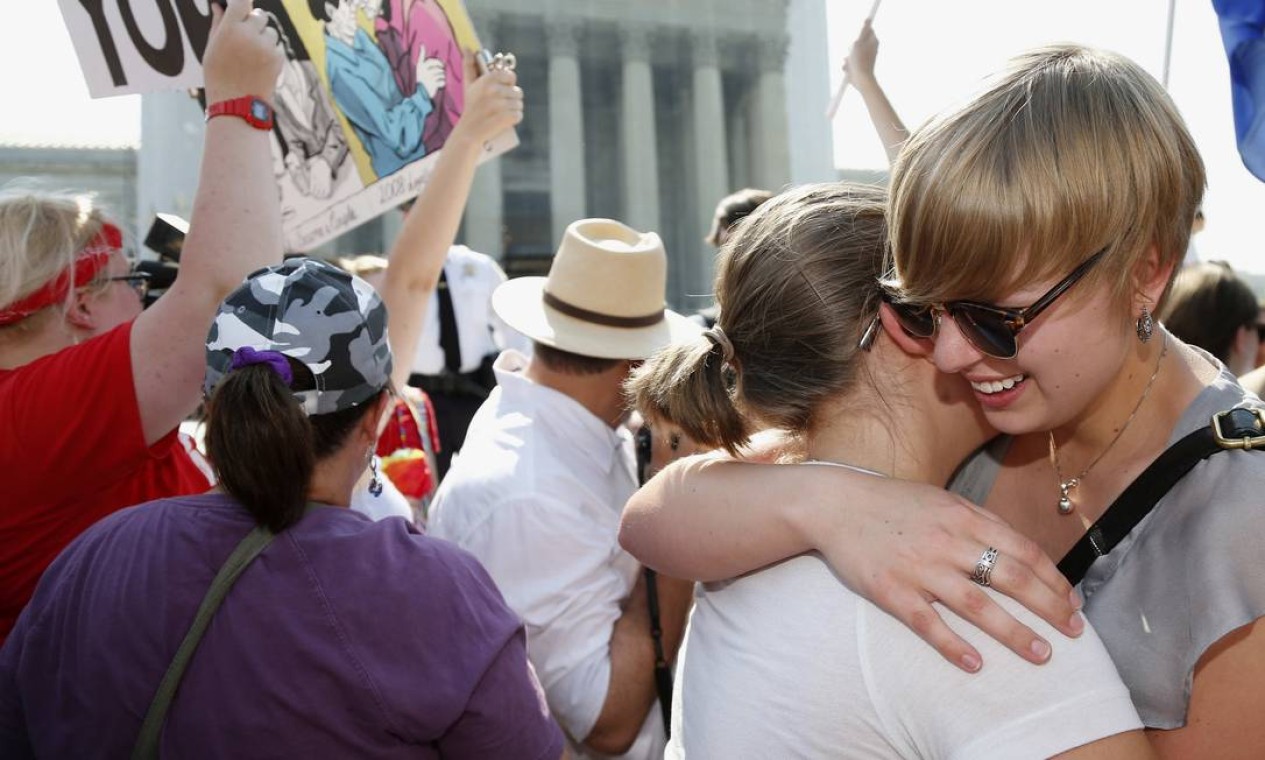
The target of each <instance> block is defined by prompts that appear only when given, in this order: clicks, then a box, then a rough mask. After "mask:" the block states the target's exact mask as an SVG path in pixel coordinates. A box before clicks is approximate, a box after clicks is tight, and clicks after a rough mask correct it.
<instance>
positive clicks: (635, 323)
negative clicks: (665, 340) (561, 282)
mask: <svg viewBox="0 0 1265 760" xmlns="http://www.w3.org/2000/svg"><path fill="white" fill-rule="evenodd" d="M541 297H542V298H543V299H544V302H545V305H546V306H549V307H551V308H553V309H555V310H556V311H560V312H562V313H563V314H565V315H567V316H568V317H573V318H575V319H578V320H580V321H581V322H588V323H590V324H594V325H602V326H603V327H651V326H653V325H657V324H659V323H660V322H662V321H663V309H659V310H658V311H657V312H655V313H654V314H647V315H645V316H644V317H616V316H612V315H610V314H601V313H599V312H596V311H589V310H588V309H581V308H580V307H579V306H575V305H573V304H569V303H567V302H566V301H564V300H562V299H561V298H558V297H557V296H555V295H553V294H552V293H550V292H549V291H547V290H546V291H544V292H543V293H542V294H541Z"/></svg>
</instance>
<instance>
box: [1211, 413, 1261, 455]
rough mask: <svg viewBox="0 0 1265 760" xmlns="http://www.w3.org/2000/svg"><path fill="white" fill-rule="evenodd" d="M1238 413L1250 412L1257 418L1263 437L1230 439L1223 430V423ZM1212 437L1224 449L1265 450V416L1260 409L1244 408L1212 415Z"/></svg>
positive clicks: (1247, 436)
mask: <svg viewBox="0 0 1265 760" xmlns="http://www.w3.org/2000/svg"><path fill="white" fill-rule="evenodd" d="M1237 411H1245V412H1250V413H1251V414H1252V416H1253V417H1255V418H1256V426H1257V428H1258V429H1259V430H1261V431H1262V435H1240V436H1237V437H1229V436H1227V435H1225V432H1224V431H1223V430H1222V427H1221V423H1222V421H1224V420H1225V419H1226V418H1228V417H1229V416H1230V414H1231V413H1233V412H1237ZM1212 437H1213V438H1214V439H1215V440H1216V442H1217V445H1218V446H1220V447H1221V448H1223V449H1242V450H1243V451H1251V450H1252V449H1258V448H1265V414H1262V412H1261V410H1260V409H1256V408H1244V407H1240V409H1227V410H1226V411H1224V412H1217V413H1216V414H1214V415H1212Z"/></svg>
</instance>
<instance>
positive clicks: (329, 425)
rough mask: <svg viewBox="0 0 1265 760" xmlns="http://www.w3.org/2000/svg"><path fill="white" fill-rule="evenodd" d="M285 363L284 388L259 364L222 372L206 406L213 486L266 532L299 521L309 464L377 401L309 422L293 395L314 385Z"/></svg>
mask: <svg viewBox="0 0 1265 760" xmlns="http://www.w3.org/2000/svg"><path fill="white" fill-rule="evenodd" d="M289 362H290V368H291V370H292V372H293V375H294V383H293V385H292V386H291V387H287V386H286V384H285V381H284V380H282V379H281V376H280V375H278V374H277V373H276V371H275V370H273V369H272V368H271V367H270V366H268V365H267V364H253V365H249V366H245V367H242V368H240V369H235V370H233V371H231V372H229V373H228V375H226V376H225V377H224V379H223V380H222V381H221V382H220V384H219V385H218V386H217V387H216V389H215V391H214V392H213V393H212V394H211V398H210V400H209V401H208V402H207V425H206V446H207V453H208V455H209V458H210V460H211V464H212V466H214V468H215V472H216V474H217V475H218V477H219V481H220V486H221V487H222V488H223V489H224V490H225V491H227V492H228V493H229V495H231V496H232V497H233V498H234V499H236V500H237V501H239V502H240V503H241V504H242V506H244V507H245V508H246V509H247V510H248V511H249V512H250V513H251V515H253V516H254V518H255V521H256V522H257V523H259V524H260V525H263V526H265V527H267V528H268V529H270V530H272V531H273V532H274V533H276V532H280V531H282V530H285V529H286V528H288V527H290V526H291V525H293V524H294V523H296V522H298V520H299V518H300V517H302V516H303V510H304V509H305V508H306V506H307V501H308V488H309V487H310V485H311V481H312V473H313V471H314V470H315V469H316V463H317V461H319V460H320V459H322V458H324V457H326V456H328V455H330V454H332V453H333V452H334V451H336V450H337V449H338V448H339V446H341V445H342V443H343V442H344V441H345V440H346V439H347V435H348V434H349V433H350V432H351V430H352V428H353V427H355V425H356V423H357V422H359V421H360V419H361V418H363V417H364V415H365V412H366V410H367V409H370V408H372V406H373V402H374V401H376V400H377V398H378V396H373V397H371V398H370V399H368V401H366V402H364V403H361V404H359V405H357V406H354V407H352V408H350V409H344V410H342V411H339V412H331V413H329V414H322V415H317V416H313V417H310V418H309V417H308V415H307V414H305V413H304V411H303V409H302V407H301V406H299V402H298V401H297V400H295V398H294V395H293V391H295V390H310V389H312V388H315V387H316V382H315V379H314V378H313V377H312V373H311V371H310V370H308V369H307V368H306V367H304V366H303V365H302V364H300V363H298V362H296V361H293V360H289Z"/></svg>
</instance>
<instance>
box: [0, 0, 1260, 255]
mask: <svg viewBox="0 0 1265 760" xmlns="http://www.w3.org/2000/svg"><path fill="white" fill-rule="evenodd" d="M826 4H827V15H828V24H827V28H828V30H829V35H830V49H831V58H832V60H834V61H836V62H838V61H841V60H842V57H843V56H844V54H845V53H846V51H847V48H848V45H849V44H850V43H851V40H852V38H853V37H854V36H855V34H856V31H857V30H858V29H859V28H860V24H861V20H862V19H863V17H864V16H865V14H866V13H867V12H868V11H869V9H870V7H871V6H872V4H873V3H872V0H827V2H826ZM16 10H17V14H16V15H17V18H18V20H20V22H21V23H14V21H15V19H14V17H13V14H12V13H11V15H10V17H9V22H8V23H5V24H0V64H2V66H0V70H2V71H4V76H2V77H0V102H3V103H4V104H5V106H4V109H3V114H4V115H3V117H0V143H14V142H17V143H35V144H74V145H135V144H136V143H137V142H138V141H139V139H140V99H139V97H137V96H125V97H119V98H108V99H102V100H92V99H90V98H89V97H88V90H87V86H86V85H85V84H84V80H83V75H82V73H81V72H80V69H79V63H78V61H77V59H76V58H75V55H74V51H73V48H72V46H71V42H70V37H69V34H68V33H67V32H66V27H65V24H64V23H63V21H62V17H61V14H60V12H59V11H58V8H57V2H56V0H35V1H34V2H22V3H19V4H17V6H16ZM1167 15H1168V3H1167V2H1165V0H1112V1H1111V2H1102V0H1059V1H1058V2H1048V1H1046V2H1016V1H1015V0H948V1H945V2H930V1H929V0H916V1H915V0H884V2H883V3H882V5H881V7H880V9H879V11H878V14H877V18H876V21H875V29H876V30H877V32H878V35H879V39H880V41H881V48H880V52H879V61H878V74H879V77H880V80H881V81H882V83H883V85H884V87H885V88H886V90H887V92H888V95H889V97H890V98H891V100H892V101H893V103H894V104H895V106H896V109H897V110H898V111H899V112H900V114H901V116H902V117H903V118H904V120H905V122H906V123H907V124H908V125H910V126H911V127H913V126H916V125H917V124H919V123H921V122H922V121H923V120H925V119H926V118H928V117H929V116H931V115H932V114H934V113H935V112H937V111H938V110H940V109H942V108H944V107H946V106H948V105H951V104H953V103H954V102H956V101H958V100H960V99H962V98H963V97H966V96H967V95H969V94H970V92H972V91H973V90H974V89H975V88H976V87H977V86H978V84H979V82H980V80H981V79H982V78H983V77H984V76H985V75H986V74H987V73H988V72H990V71H992V70H994V69H996V68H998V67H999V66H1000V65H1002V64H1003V63H1004V62H1005V60H1006V59H1007V58H1009V57H1010V56H1011V55H1013V54H1015V53H1017V52H1019V51H1021V50H1024V49H1026V48H1029V47H1034V46H1037V45H1041V44H1045V43H1049V42H1062V41H1071V42H1080V43H1085V44H1090V45H1095V46H1099V47H1104V48H1109V49H1112V50H1116V51H1118V52H1120V53H1123V54H1125V55H1127V56H1129V57H1131V58H1133V59H1134V60H1136V61H1137V62H1139V63H1140V64H1142V65H1143V66H1144V67H1146V68H1147V69H1148V70H1149V71H1151V72H1152V73H1153V74H1155V76H1156V77H1157V78H1158V77H1160V76H1161V73H1162V70H1163V62H1164V48H1165V45H1164V41H1165V30H1166V24H1167ZM1175 18H1176V23H1175V25H1174V35H1173V48H1172V60H1171V70H1170V80H1169V91H1170V92H1171V93H1172V95H1173V98H1174V100H1175V101H1176V102H1177V105H1178V107H1179V108H1180V109H1181V111H1182V113H1183V115H1184V116H1185V118H1186V120H1187V123H1188V125H1189V127H1190V129H1191V132H1192V133H1193V134H1194V136H1195V140H1196V141H1197V142H1198V144H1199V147H1200V150H1201V152H1202V154H1203V158H1204V161H1205V163H1206V164H1207V167H1208V179H1209V186H1208V194H1207V198H1206V201H1205V204H1204V210H1205V214H1206V216H1207V219H1208V227H1207V229H1206V230H1205V231H1204V232H1203V233H1201V234H1200V235H1199V237H1198V238H1197V239H1196V244H1197V246H1198V250H1199V254H1200V256H1201V257H1203V258H1221V259H1225V260H1227V261H1229V262H1231V263H1232V264H1233V265H1234V266H1235V267H1237V268H1239V269H1241V270H1244V271H1249V272H1260V273H1265V244H1262V239H1261V235H1260V233H1259V232H1258V228H1257V227H1256V226H1255V222H1256V221H1257V219H1259V217H1260V215H1261V214H1262V212H1265V183H1262V182H1261V181H1259V180H1257V179H1256V178H1254V177H1253V176H1252V175H1251V174H1249V173H1248V171H1247V170H1246V169H1245V168H1243V164H1242V162H1241V161H1240V159H1239V155H1238V152H1237V150H1236V147H1235V144H1234V127H1233V122H1232V119H1231V113H1230V90H1229V75H1228V73H1227V64H1226V59H1225V53H1224V51H1223V49H1222V46H1221V37H1220V33H1219V32H1218V29H1217V21H1216V15H1215V14H1214V13H1213V10H1212V3H1211V0H1178V2H1177V6H1176V16H1175ZM831 76H832V80H831V84H832V87H833V85H834V84H836V83H837V81H838V79H839V77H840V76H841V73H840V72H839V71H838V70H837V69H836V70H835V71H834V72H832V74H831ZM834 127H835V131H834V138H835V163H836V165H838V166H840V167H845V168H882V167H884V166H886V158H885V156H884V154H883V151H882V146H881V145H879V143H878V139H877V138H876V137H875V135H874V131H873V129H872V128H871V127H870V124H869V121H868V119H867V117H866V115H865V109H864V107H863V105H862V104H861V100H860V98H859V96H857V94H856V93H855V92H851V93H849V94H848V96H847V97H846V98H845V100H844V102H843V105H842V108H841V109H840V113H839V116H838V117H837V119H836V121H835V125H834Z"/></svg>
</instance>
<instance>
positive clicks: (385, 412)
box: [0, 0, 1265, 760]
mask: <svg viewBox="0 0 1265 760" xmlns="http://www.w3.org/2000/svg"><path fill="white" fill-rule="evenodd" d="M331 5H333V4H331ZM212 14H213V22H212V29H211V33H210V39H209V43H208V45H207V50H206V53H205V56H204V61H203V63H204V68H205V75H206V92H207V102H208V103H211V104H216V103H222V102H226V101H233V100H237V99H242V98H245V99H247V100H251V99H258V100H262V101H265V102H267V101H269V100H270V99H271V98H272V97H273V93H274V88H275V86H276V83H277V81H278V75H279V74H280V73H281V71H282V67H283V65H284V61H285V56H284V54H283V50H282V46H281V45H280V44H279V40H278V33H277V31H276V27H275V26H270V25H269V24H268V21H267V16H266V14H264V13H262V12H261V11H259V10H252V3H251V1H250V0H229V2H228V3H227V6H226V7H225V8H223V9H221V8H220V6H218V5H216V4H212ZM877 50H878V40H877V37H876V36H875V34H874V30H873V29H872V28H871V26H870V25H869V23H868V22H867V23H866V25H865V27H864V28H863V30H862V32H861V35H860V37H859V38H858V39H857V41H856V42H855V43H854V45H853V48H852V51H851V54H850V56H849V59H848V63H847V68H848V73H849V76H850V77H851V80H852V82H853V83H854V85H855V86H856V87H857V89H858V90H859V91H860V92H861V94H862V96H863V98H864V100H865V104H866V106H867V108H868V109H869V111H870V114H871V117H872V119H873V121H874V123H875V126H876V129H877V130H878V131H879V134H880V136H881V137H882V139H883V141H884V145H885V146H886V147H887V148H888V151H889V156H890V157H891V159H892V162H893V166H892V174H891V181H890V186H889V187H888V188H883V187H877V186H868V185H860V184H854V183H846V182H834V183H821V184H811V185H802V186H793V187H786V188H773V189H766V190H758V189H750V188H748V189H746V190H742V191H740V192H738V193H735V194H734V195H732V196H730V197H727V198H725V199H722V201H721V202H720V204H719V205H718V207H717V210H716V217H715V223H714V225H713V229H712V231H711V232H710V233H709V235H708V239H707V242H708V243H709V244H711V245H713V246H715V247H716V249H717V254H716V281H715V296H716V306H715V308H714V309H712V310H710V311H708V312H705V313H700V314H696V315H682V314H678V313H676V312H674V311H672V310H670V309H668V308H667V307H666V305H665V292H666V278H667V270H668V263H667V262H668V258H667V257H668V256H669V255H670V253H671V252H669V251H666V250H665V248H664V245H663V242H662V240H661V239H660V238H659V236H658V235H657V234H656V233H655V232H654V231H645V230H636V229H633V228H631V227H629V226H627V225H625V224H622V223H620V222H619V221H616V220H611V219H579V220H574V221H573V222H572V223H571V224H570V225H569V226H568V227H567V229H566V232H565V234H564V236H563V238H562V240H560V241H559V244H558V248H557V252H556V254H555V256H554V258H553V261H552V264H551V268H550V270H549V273H548V276H546V277H520V278H515V279H512V280H508V281H506V280H505V277H504V273H503V272H500V270H499V268H497V267H496V265H495V262H491V260H490V259H488V260H487V261H485V260H484V259H486V257H482V258H480V257H481V256H482V255H481V254H478V253H476V252H472V251H469V250H468V249H464V248H462V247H460V246H455V245H454V241H455V239H456V237H457V233H458V228H459V225H460V221H461V216H462V213H463V210H464V207H465V205H466V201H467V199H468V197H469V194H470V190H471V185H472V182H473V177H474V172H475V167H476V166H477V163H478V160H479V155H480V153H481V152H482V150H483V146H484V145H485V143H487V142H488V141H489V140H491V139H492V138H494V137H495V136H497V135H499V134H500V133H502V132H504V131H505V130H506V129H509V128H511V127H513V126H515V125H517V124H518V123H520V122H521V120H522V118H523V98H524V94H523V92H522V90H521V89H519V88H518V86H517V80H516V77H515V74H514V72H513V71H512V70H510V69H507V68H505V67H500V66H494V67H491V68H487V69H486V70H483V71H481V72H476V70H475V67H474V61H473V59H471V60H469V61H467V62H466V64H467V68H466V70H465V71H463V72H462V76H461V77H460V78H459V79H460V80H461V81H463V82H464V91H463V93H462V95H463V101H462V106H463V109H462V114H461V117H460V119H459V120H456V123H455V125H451V131H450V132H449V133H448V134H447V135H446V140H445V141H444V143H443V149H442V151H440V154H439V156H438V158H437V160H436V164H435V167H434V171H433V173H432V175H431V177H430V180H429V182H428V183H427V185H426V187H425V188H424V189H423V191H422V194H421V195H420V197H419V198H418V199H417V201H416V202H415V203H414V204H413V206H412V207H411V208H410V209H409V210H408V212H407V214H406V217H405V220H404V224H403V227H402V228H401V231H400V233H399V236H398V237H397V239H396V240H394V241H393V242H392V244H391V247H390V250H389V251H386V252H385V256H382V257H357V258H355V259H347V260H340V261H336V262H329V261H323V260H320V259H318V258H313V257H309V256H303V255H294V256H283V254H282V235H281V218H280V210H279V207H278V200H277V194H276V190H275V177H274V176H273V172H272V162H271V158H270V153H269V150H270V135H269V133H268V132H267V131H266V130H264V129H259V128H257V126H256V125H254V124H253V123H251V122H250V121H249V120H246V119H244V118H236V117H233V116H231V115H225V116H220V117H215V118H211V119H209V120H208V124H207V132H206V138H205V144H204V147H203V160H202V172H201V176H200V180H199V186H198V189H197V194H196V197H195V202H194V206H193V213H192V218H191V220H190V225H189V232H188V238H187V240H186V242H185V244H184V249H183V255H182V258H181V264H180V267H179V272H178V275H177V276H176V279H175V282H174V283H173V284H172V285H171V286H170V288H168V290H167V292H166V293H165V294H164V295H163V296H162V297H161V298H158V299H157V300H156V301H154V302H153V303H152V305H149V306H148V307H147V308H144V309H142V300H141V298H140V297H138V295H142V294H143V291H144V286H145V277H144V275H143V274H142V273H138V272H137V271H136V270H135V269H134V268H133V267H134V262H131V261H130V260H129V259H128V257H127V255H126V248H127V246H126V238H127V237H128V236H127V235H126V233H125V232H124V231H123V230H122V228H121V227H120V226H119V225H118V224H117V223H116V222H114V221H112V220H111V219H110V218H109V217H108V215H107V214H106V212H105V211H104V210H103V209H101V208H98V207H97V206H95V205H94V204H93V203H92V201H91V199H90V198H88V197H86V196H69V195H52V194H43V193H34V192H29V191H19V190H6V191H4V192H3V194H0V428H2V429H4V430H5V431H6V433H5V435H4V436H3V438H2V439H0V471H2V472H3V473H4V476H5V482H6V484H7V486H6V489H5V493H6V497H5V499H4V505H5V508H4V509H3V510H0V535H4V536H5V537H6V540H5V541H4V542H3V545H0V644H2V648H0V756H3V757H5V758H9V757H13V758H22V757H118V756H125V755H128V754H131V755H132V756H134V757H158V756H171V757H186V756H188V757H256V756H257V757H289V756H313V757H384V758H385V757H453V758H459V757H469V758H549V759H552V758H566V757H576V758H581V757H594V758H597V757H626V758H636V759H638V760H640V759H641V758H652V757H665V756H666V757H684V756H695V757H725V758H731V757H872V758H885V757H893V758H895V757H923V758H940V757H943V758H950V757H970V758H1028V757H1032V758H1038V757H1040V758H1044V757H1054V756H1058V757H1067V758H1086V759H1087V758H1135V757H1136V758H1146V757H1164V758H1191V757H1218V758H1252V757H1259V756H1260V755H1261V754H1262V753H1263V752H1265V724H1262V723H1261V721H1260V720H1259V715H1260V714H1261V713H1262V711H1263V710H1265V628H1262V626H1260V625H1258V621H1259V620H1260V618H1261V617H1262V616H1265V553H1263V552H1261V551H1260V549H1259V544H1260V538H1261V536H1262V535H1265V507H1263V505H1262V504H1261V502H1260V501H1259V496H1258V494H1259V493H1260V492H1261V491H1262V490H1263V489H1265V458H1263V457H1262V456H1261V455H1260V454H1259V453H1257V452H1256V450H1255V449H1257V448H1259V447H1265V417H1263V416H1262V410H1265V404H1262V402H1261V400H1260V397H1259V396H1258V395H1257V394H1258V393H1259V392H1260V390H1261V388H1260V385H1263V384H1265V382H1263V380H1265V377H1262V375H1261V372H1265V370H1260V371H1258V370H1256V369H1255V368H1256V367H1258V366H1260V365H1261V364H1262V362H1261V361H1260V360H1259V355H1260V354H1261V353H1262V341H1261V331H1262V329H1263V328H1262V327H1261V325H1262V324H1263V323H1262V321H1261V317H1260V313H1261V311H1262V310H1261V308H1260V306H1258V304H1257V301H1256V299H1255V297H1254V296H1253V294H1252V291H1251V289H1250V288H1249V287H1248V286H1247V285H1246V284H1245V283H1244V282H1243V281H1242V280H1241V278H1238V277H1237V276H1236V275H1235V273H1234V272H1233V271H1232V270H1231V269H1230V268H1229V267H1228V266H1226V265H1224V264H1221V263H1218V262H1207V263H1195V264H1191V265H1186V266H1183V259H1184V258H1185V257H1186V256H1187V252H1188V250H1189V249H1190V245H1189V242H1190V236H1191V234H1192V227H1193V225H1194V224H1195V221H1196V218H1197V214H1199V207H1200V203H1201V200H1202V195H1203V190H1204V184H1205V178H1204V170H1203V165H1202V162H1201V159H1200V157H1199V154H1198V151H1197V150H1196V149H1195V146H1194V143H1193V141H1192V140H1191V138H1190V135H1189V134H1188V132H1187V130H1186V128H1185V126H1184V124H1183V121H1182V119H1181V116H1180V115H1179V114H1178V112H1177V110H1176V108H1175V107H1174V106H1173V104H1172V102H1171V100H1170V99H1169V97H1168V96H1167V94H1166V93H1165V92H1164V90H1163V88H1162V87H1161V86H1160V85H1159V84H1158V83H1157V82H1156V81H1155V80H1154V79H1153V78H1152V77H1151V76H1150V75H1148V74H1147V73H1146V72H1145V71H1143V70H1142V69H1141V68H1140V67H1138V66H1137V65H1136V64H1135V63H1133V62H1132V61H1129V60H1128V59H1125V58H1123V57H1121V56H1118V55H1115V54H1112V53H1108V52H1104V51H1099V50H1094V49H1090V48H1085V47H1081V46H1075V45H1062V46H1055V47H1047V48H1042V49H1039V50H1034V51H1030V52H1028V53H1025V54H1023V55H1020V56H1019V57H1017V58H1015V59H1014V60H1013V61H1012V62H1011V64H1010V65H1009V67H1008V68H1006V69H1005V70H1003V71H1001V72H998V74H997V75H996V76H995V77H994V78H993V79H992V80H991V81H990V82H989V84H988V85H987V86H986V87H985V88H984V89H983V90H982V91H981V92H980V93H979V94H978V95H977V96H976V97H974V98H973V99H971V100H970V101H968V102H966V103H964V104H962V105H960V106H957V107H955V108H954V109H951V110H949V111H946V112H945V113H943V114H941V115H940V116H938V117H936V118H934V119H932V120H931V121H930V122H928V123H927V124H925V125H923V126H921V127H919V128H918V129H915V130H912V131H911V130H907V129H906V128H905V127H904V125H903V124H902V123H901V122H900V119H899V118H898V117H897V116H896V113H895V110H894V109H893V108H892V105H891V103H890V101H888V99H887V97H886V95H885V94H884V93H883V91H882V88H881V87H879V85H878V80H877V78H876V77H875V75H874V67H875V60H876V56H877ZM459 288H463V289H468V290H462V291H460V292H459V290H458V289H459ZM461 304H464V305H461ZM459 305H461V307H460V308H457V307H458V306H459ZM463 314H464V315H476V316H475V317H469V318H470V319H471V320H472V322H471V323H468V324H466V325H465V326H462V325H461V324H459V323H458V322H457V317H458V316H459V315H463ZM1258 377H1260V378H1262V379H1257V378H1258ZM190 420H197V424H196V425H195V426H193V427H189V425H190ZM1210 420H1211V423H1210ZM182 425H184V426H185V430H186V432H182V430H181V427H182ZM189 431H192V432H194V433H196V434H195V435H189V434H187V433H188V432H189Z"/></svg>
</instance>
